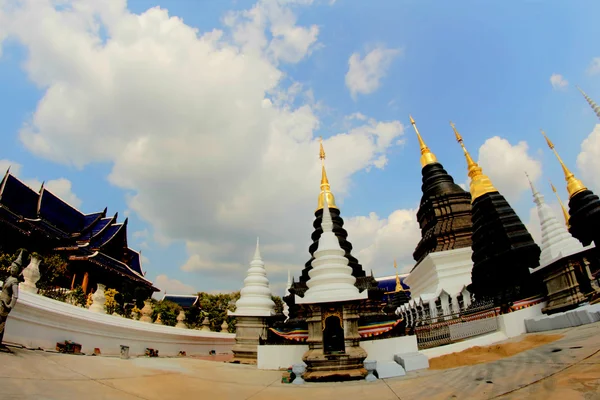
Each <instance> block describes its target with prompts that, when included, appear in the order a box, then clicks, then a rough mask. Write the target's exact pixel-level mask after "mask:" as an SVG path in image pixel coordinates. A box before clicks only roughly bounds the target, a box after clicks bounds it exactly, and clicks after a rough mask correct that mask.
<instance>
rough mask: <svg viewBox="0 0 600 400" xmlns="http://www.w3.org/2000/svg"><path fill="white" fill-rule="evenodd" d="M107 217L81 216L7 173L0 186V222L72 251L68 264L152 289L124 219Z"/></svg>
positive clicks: (45, 191)
mask: <svg viewBox="0 0 600 400" xmlns="http://www.w3.org/2000/svg"><path fill="white" fill-rule="evenodd" d="M106 213H107V209H104V210H103V211H100V212H95V213H91V214H84V213H82V212H81V211H79V210H77V209H76V208H75V207H73V206H71V205H70V204H68V203H67V202H65V201H64V200H62V199H61V198H59V197H58V196H56V195H55V194H54V193H52V192H50V191H49V190H48V189H46V188H45V187H44V185H43V184H42V187H41V189H40V191H39V192H36V191H34V190H33V189H31V188H30V187H29V186H27V185H26V184H25V183H24V182H22V181H21V180H19V179H18V178H17V177H15V176H14V175H12V174H11V173H10V170H9V171H7V172H6V174H5V176H4V178H3V179H2V183H1V184H0V220H4V222H8V223H9V224H10V225H11V226H12V227H13V228H16V229H18V230H19V231H20V232H21V233H23V234H25V235H27V236H31V234H32V233H33V232H35V233H36V234H41V235H43V236H44V237H46V238H48V239H49V241H50V242H51V243H52V244H53V247H54V248H55V250H69V251H71V253H70V256H69V259H70V260H88V261H90V262H92V263H94V264H96V265H98V266H100V267H102V268H105V269H108V270H111V271H114V272H116V273H118V274H119V275H122V276H125V277H128V278H130V279H133V280H135V281H138V282H140V283H142V284H144V285H147V286H152V282H150V281H148V280H147V279H146V278H145V277H144V275H145V273H144V272H143V270H142V261H141V255H140V253H139V252H137V251H135V250H133V249H131V248H129V246H128V245H127V219H126V220H125V221H124V222H120V223H119V222H117V217H118V214H115V215H114V216H113V217H110V218H107V217H106ZM155 290H158V289H155Z"/></svg>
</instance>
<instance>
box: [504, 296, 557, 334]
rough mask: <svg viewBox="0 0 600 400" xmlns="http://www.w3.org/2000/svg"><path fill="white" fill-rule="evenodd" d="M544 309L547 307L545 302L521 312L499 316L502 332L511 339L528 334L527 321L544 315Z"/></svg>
mask: <svg viewBox="0 0 600 400" xmlns="http://www.w3.org/2000/svg"><path fill="white" fill-rule="evenodd" d="M544 307H546V302H545V301H544V302H542V303H540V304H536V305H534V306H531V307H528V308H524V309H522V310H519V311H514V312H511V313H508V314H502V315H500V316H498V325H499V326H500V330H501V331H502V332H504V334H505V335H506V336H507V337H509V338H511V337H515V336H519V335H522V334H524V333H527V328H526V327H525V320H526V319H529V318H533V317H536V316H538V315H543V314H542V309H543V308H544Z"/></svg>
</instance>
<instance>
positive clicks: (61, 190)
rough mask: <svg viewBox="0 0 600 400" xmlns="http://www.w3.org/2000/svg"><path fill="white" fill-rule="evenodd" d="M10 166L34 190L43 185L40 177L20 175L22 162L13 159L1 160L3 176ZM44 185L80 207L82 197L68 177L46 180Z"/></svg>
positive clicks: (74, 205) (12, 171) (14, 173)
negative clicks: (33, 177) (29, 177)
mask: <svg viewBox="0 0 600 400" xmlns="http://www.w3.org/2000/svg"><path fill="white" fill-rule="evenodd" d="M9 166H10V172H11V173H12V174H13V175H15V176H16V177H18V178H19V179H22V180H23V182H24V183H25V184H26V185H27V186H29V187H30V188H32V189H33V190H36V191H38V190H39V189H40V188H41V187H42V182H41V181H40V180H39V179H27V178H22V177H21V176H20V173H21V164H19V163H16V162H14V161H11V160H6V159H4V160H0V171H1V173H2V176H4V172H5V171H6V170H7V169H8V167H9ZM44 187H45V188H46V189H48V190H49V191H51V192H52V193H54V194H55V195H57V196H58V197H60V198H61V199H62V200H64V201H66V202H67V203H69V204H70V205H72V206H73V207H75V208H79V207H80V206H81V199H80V198H79V197H77V195H76V194H75V193H73V184H72V183H71V181H70V180H68V179H66V178H58V179H52V180H49V181H46V182H45V183H44Z"/></svg>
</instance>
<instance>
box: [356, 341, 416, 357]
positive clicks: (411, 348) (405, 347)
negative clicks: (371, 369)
mask: <svg viewBox="0 0 600 400" xmlns="http://www.w3.org/2000/svg"><path fill="white" fill-rule="evenodd" d="M360 347H362V348H363V349H365V351H366V352H367V361H381V362H383V361H394V355H395V354H402V353H414V352H417V351H419V349H418V347H417V337H416V336H415V335H411V336H399V337H394V338H389V339H379V340H364V341H361V342H360Z"/></svg>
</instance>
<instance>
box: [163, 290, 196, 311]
mask: <svg viewBox="0 0 600 400" xmlns="http://www.w3.org/2000/svg"><path fill="white" fill-rule="evenodd" d="M165 300H166V301H170V302H173V303H175V304H178V305H179V306H180V307H181V308H183V309H184V310H187V309H188V308H191V307H199V306H200V303H199V298H198V296H194V295H185V294H166V293H165V295H164V296H163V298H162V301H165Z"/></svg>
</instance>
